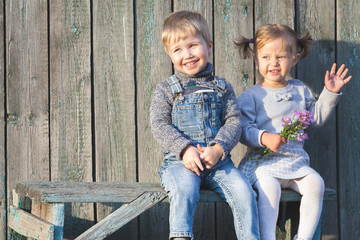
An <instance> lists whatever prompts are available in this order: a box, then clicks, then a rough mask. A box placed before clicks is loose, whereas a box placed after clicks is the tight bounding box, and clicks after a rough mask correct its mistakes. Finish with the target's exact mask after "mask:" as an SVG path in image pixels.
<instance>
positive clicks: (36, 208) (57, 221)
mask: <svg viewBox="0 0 360 240" xmlns="http://www.w3.org/2000/svg"><path fill="white" fill-rule="evenodd" d="M31 214H33V215H35V216H37V217H39V218H41V219H44V220H46V221H48V222H49V223H52V224H53V225H54V240H62V239H63V234H64V231H63V229H64V217H65V205H64V204H63V203H45V202H38V201H33V202H32V207H31Z"/></svg>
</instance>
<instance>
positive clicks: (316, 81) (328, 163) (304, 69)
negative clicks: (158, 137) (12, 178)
mask: <svg viewBox="0 0 360 240" xmlns="http://www.w3.org/2000/svg"><path fill="white" fill-rule="evenodd" d="M334 8H335V2H334V1H327V2H319V1H317V2H314V1H299V2H298V7H297V9H298V13H297V15H298V20H297V23H298V26H297V33H298V36H299V37H301V36H304V35H305V34H306V33H307V32H310V34H311V36H312V38H313V39H314V43H313V46H312V49H311V52H310V54H309V55H308V56H307V57H306V58H305V59H303V60H300V61H299V62H298V64H297V73H298V74H297V78H298V79H300V80H302V81H303V82H304V83H305V84H306V85H307V86H309V87H310V89H311V90H312V92H313V93H314V96H315V97H318V96H319V94H320V93H321V91H322V90H323V89H324V76H325V72H326V71H327V70H330V68H331V66H332V63H333V62H335V43H336V42H335V11H333V10H331V11H328V12H326V13H325V14H324V10H325V9H328V10H329V9H334ZM307 133H308V134H309V140H308V141H305V147H304V148H305V150H306V151H307V153H308V154H309V156H310V165H311V166H312V167H313V168H314V169H315V170H316V171H317V172H318V173H319V174H320V175H321V176H322V177H323V179H324V181H325V185H326V186H327V187H330V188H334V189H336V188H337V179H336V178H334V176H336V138H335V137H334V136H335V135H336V120H335V113H333V114H332V115H331V117H330V118H329V120H328V122H327V123H326V124H325V125H324V126H322V127H321V128H316V129H315V128H309V131H308V132H307ZM337 217H338V216H337V210H336V202H325V205H324V208H323V217H322V220H323V221H322V222H323V224H322V232H323V237H324V238H325V239H326V238H330V237H333V236H338V232H337V224H338V218H337Z"/></svg>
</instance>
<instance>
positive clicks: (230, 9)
mask: <svg viewBox="0 0 360 240" xmlns="http://www.w3.org/2000/svg"><path fill="white" fill-rule="evenodd" d="M214 3H215V5H214V56H215V61H214V65H215V74H216V75H218V76H221V77H225V79H226V80H227V81H229V82H230V83H231V85H232V86H233V88H234V91H235V94H236V96H239V95H240V93H241V92H242V91H244V90H245V89H246V88H247V87H250V86H252V85H253V83H254V67H253V66H254V64H253V61H252V60H251V59H241V58H240V56H239V54H238V51H237V49H236V48H235V44H234V40H235V39H238V38H239V37H240V35H243V36H245V37H248V38H250V37H252V36H253V24H254V23H253V1H252V0H251V1H250V0H246V1H235V0H232V1H228V0H227V1H225V0H221V1H215V2H214ZM245 152H246V147H245V146H244V145H242V144H238V145H237V146H236V147H235V148H234V149H233V151H232V152H231V156H232V160H233V162H234V164H235V166H237V165H238V164H239V162H240V160H241V159H242V157H243V156H244V154H245ZM233 222H234V221H233V216H232V212H231V210H230V208H229V206H227V204H224V203H219V204H217V205H216V223H217V224H216V225H217V226H216V234H217V238H218V239H228V240H230V239H236V235H235V230H234V223H233Z"/></svg>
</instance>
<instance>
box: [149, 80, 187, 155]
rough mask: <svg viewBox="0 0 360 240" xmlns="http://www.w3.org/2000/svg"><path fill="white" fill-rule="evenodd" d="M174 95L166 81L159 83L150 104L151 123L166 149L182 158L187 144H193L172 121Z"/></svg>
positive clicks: (156, 135) (154, 134) (155, 134)
mask: <svg viewBox="0 0 360 240" xmlns="http://www.w3.org/2000/svg"><path fill="white" fill-rule="evenodd" d="M172 106H173V95H172V93H171V90H170V88H169V86H168V84H167V82H166V81H164V82H161V83H159V84H158V85H157V87H156V89H155V91H154V93H153V96H152V99H151V105H150V124H151V130H152V133H153V136H154V137H155V139H156V140H157V141H158V142H159V143H160V145H161V146H163V147H164V148H165V149H166V150H168V151H170V152H172V153H174V154H175V155H176V157H177V158H178V159H182V156H181V153H182V151H183V150H184V149H185V148H186V146H187V145H189V144H193V143H192V141H190V140H189V139H187V138H186V137H185V136H184V135H183V134H182V133H181V132H180V131H179V130H177V129H176V128H175V127H174V125H173V124H172V121H171V112H172Z"/></svg>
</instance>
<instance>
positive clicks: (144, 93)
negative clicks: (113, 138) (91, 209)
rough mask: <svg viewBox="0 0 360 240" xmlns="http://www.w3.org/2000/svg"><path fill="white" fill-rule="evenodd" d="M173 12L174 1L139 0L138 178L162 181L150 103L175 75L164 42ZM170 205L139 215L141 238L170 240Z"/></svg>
mask: <svg viewBox="0 0 360 240" xmlns="http://www.w3.org/2000/svg"><path fill="white" fill-rule="evenodd" d="M170 12H171V1H168V0H154V1H137V4H136V22H137V27H136V36H137V37H136V56H137V57H136V92H137V102H136V108H137V111H136V113H137V140H138V142H137V150H138V181H140V182H160V179H159V176H158V170H159V168H160V166H161V163H162V158H163V156H162V149H161V147H160V145H159V144H158V142H157V141H156V140H155V139H154V138H153V136H152V133H151V127H150V118H149V116H150V102H151V96H152V94H153V92H154V90H155V88H156V85H157V84H158V83H159V82H160V81H163V80H165V79H166V78H167V77H169V76H171V75H172V65H171V61H170V58H169V57H168V56H167V54H166V52H165V50H164V47H163V45H162V41H161V30H162V26H163V22H164V20H165V18H166V17H167V16H168V14H169V13H170ZM168 218H169V207H168V205H166V204H163V203H160V204H158V205H156V206H154V207H153V208H151V209H149V211H146V212H145V213H144V214H142V215H141V217H140V218H139V225H140V236H139V239H141V240H147V239H168V236H169V235H168V232H169V220H168Z"/></svg>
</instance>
